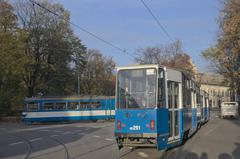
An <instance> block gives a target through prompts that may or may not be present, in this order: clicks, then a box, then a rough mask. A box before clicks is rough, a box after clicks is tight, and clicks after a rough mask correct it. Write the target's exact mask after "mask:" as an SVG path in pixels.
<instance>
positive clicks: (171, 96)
mask: <svg viewBox="0 0 240 159" xmlns="http://www.w3.org/2000/svg"><path fill="white" fill-rule="evenodd" d="M199 92H200V91H199V87H198V86H197V85H196V84H195V82H194V81H193V80H191V79H189V78H188V77H187V76H185V75H184V74H183V73H182V72H180V71H177V70H174V69H170V68H167V67H161V66H159V65H155V64H152V65H138V66H129V67H118V68H117V78H116V110H115V132H114V134H115V137H116V141H117V143H118V146H119V148H121V147H123V146H130V147H139V146H144V147H146V146H147V147H148V146H149V147H156V148H157V149H158V150H162V149H167V148H170V147H173V146H176V145H179V144H181V143H182V142H184V140H185V139H186V138H188V136H189V135H191V134H193V133H194V132H195V131H196V130H197V126H198V125H197V124H198V118H197V107H198V106H197V99H196V98H197V93H198V94H199ZM199 107H200V106H199Z"/></svg>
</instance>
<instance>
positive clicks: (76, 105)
mask: <svg viewBox="0 0 240 159" xmlns="http://www.w3.org/2000/svg"><path fill="white" fill-rule="evenodd" d="M79 106H80V104H79V102H69V103H68V109H69V110H77V109H79Z"/></svg>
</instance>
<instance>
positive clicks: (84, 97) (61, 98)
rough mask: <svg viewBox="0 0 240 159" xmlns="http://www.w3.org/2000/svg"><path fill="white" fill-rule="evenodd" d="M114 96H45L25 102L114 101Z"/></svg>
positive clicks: (27, 99) (28, 98)
mask: <svg viewBox="0 0 240 159" xmlns="http://www.w3.org/2000/svg"><path fill="white" fill-rule="evenodd" d="M114 98H115V96H96V95H95V96H65V97H59V96H51V97H49V96H45V97H27V98H25V101H34V100H80V99H83V100H91V99H114Z"/></svg>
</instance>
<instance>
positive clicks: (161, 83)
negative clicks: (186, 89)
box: [157, 70, 164, 107]
mask: <svg viewBox="0 0 240 159" xmlns="http://www.w3.org/2000/svg"><path fill="white" fill-rule="evenodd" d="M157 105H158V107H164V74H163V71H162V70H159V78H158V104H157Z"/></svg>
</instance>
